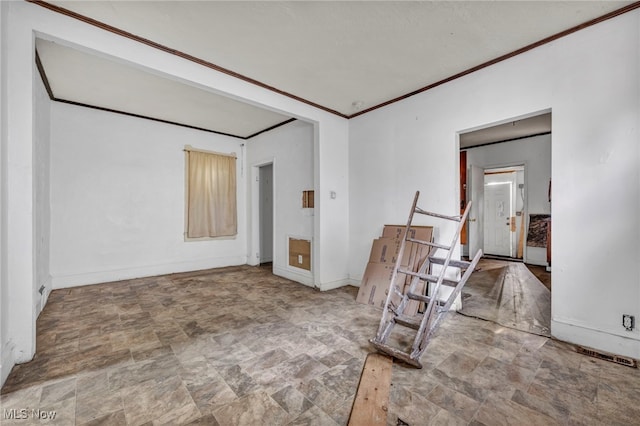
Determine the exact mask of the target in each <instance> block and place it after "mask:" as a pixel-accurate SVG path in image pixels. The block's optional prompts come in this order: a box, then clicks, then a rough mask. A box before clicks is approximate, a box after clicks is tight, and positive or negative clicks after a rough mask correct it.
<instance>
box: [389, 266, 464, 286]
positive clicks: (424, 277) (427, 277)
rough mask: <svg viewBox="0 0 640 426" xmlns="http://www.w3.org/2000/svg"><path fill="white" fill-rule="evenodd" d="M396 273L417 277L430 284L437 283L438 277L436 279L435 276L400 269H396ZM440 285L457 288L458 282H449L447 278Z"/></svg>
mask: <svg viewBox="0 0 640 426" xmlns="http://www.w3.org/2000/svg"><path fill="white" fill-rule="evenodd" d="M398 272H399V273H401V274H407V275H411V276H412V277H418V278H420V279H421V280H422V281H428V282H430V283H437V282H438V277H436V276H435V275H430V274H420V273H418V272H413V271H409V270H406V269H401V268H398ZM442 284H445V285H449V286H454V287H455V286H457V285H458V281H457V280H449V279H447V278H444V279H443V280H442Z"/></svg>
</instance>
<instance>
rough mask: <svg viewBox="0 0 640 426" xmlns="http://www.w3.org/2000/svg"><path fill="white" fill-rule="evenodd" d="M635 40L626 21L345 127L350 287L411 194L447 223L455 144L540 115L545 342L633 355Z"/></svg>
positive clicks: (637, 16)
mask: <svg viewBox="0 0 640 426" xmlns="http://www.w3.org/2000/svg"><path fill="white" fill-rule="evenodd" d="M639 29H640V11H639V10H635V11H633V12H630V13H627V14H624V15H622V16H619V17H616V18H614V19H611V20H609V21H606V22H603V23H600V24H598V25H596V26H593V27H589V28H587V29H584V30H582V31H579V32H577V33H575V34H572V35H570V36H567V37H564V38H562V39H559V40H556V41H554V42H552V43H549V44H546V45H544V46H541V47H539V48H537V49H534V50H532V51H529V52H527V53H525V54H522V55H519V56H517V57H514V58H511V59H509V60H507V61H504V62H501V63H498V64H496V65H493V66H491V67H489V68H485V69H483V70H481V71H477V72H475V73H473V74H470V75H467V76H465V77H463V78H460V79H457V80H454V81H452V82H450V83H447V84H445V85H442V86H439V87H436V88H434V89H431V90H429V91H427V92H425V93H423V94H420V95H416V96H413V97H411V98H408V99H406V100H404V101H402V102H399V103H396V104H392V105H389V106H387V107H385V108H382V109H379V110H376V111H373V112H370V113H368V114H365V115H362V116H360V117H357V118H355V119H353V120H351V122H350V141H349V145H350V164H349V182H350V193H351V194H352V196H351V203H350V240H351V245H350V248H351V249H350V251H351V254H350V259H351V267H350V274H351V276H352V277H354V278H360V277H361V276H362V271H363V270H364V267H365V265H366V257H367V255H368V250H369V247H370V243H371V239H372V238H373V237H374V236H376V235H377V234H378V233H379V232H380V229H381V226H382V224H384V223H388V222H401V221H403V220H404V219H405V218H406V215H407V212H408V209H409V206H410V201H411V196H412V193H413V191H415V190H416V189H420V190H421V191H422V194H423V195H422V200H421V203H420V204H421V205H422V206H423V208H425V209H427V210H436V211H441V212H443V213H450V214H457V209H458V202H459V200H458V198H459V195H458V194H459V192H458V186H459V183H458V167H459V166H458V145H457V137H456V134H457V133H458V132H462V131H466V130H470V129H473V128H477V127H478V126H483V125H486V124H487V123H496V124H498V123H500V122H504V121H510V119H513V118H514V117H520V116H524V115H526V114H532V113H535V112H540V111H546V110H552V111H553V127H552V134H553V145H552V148H551V149H552V178H553V188H552V191H553V192H552V200H553V205H552V216H553V224H552V227H553V253H552V255H553V259H552V264H553V274H554V276H553V295H552V298H553V300H552V325H551V327H552V334H553V335H554V336H555V337H558V338H560V339H562V340H568V341H571V342H575V343H578V344H583V345H586V346H591V347H595V348H598V349H601V350H606V351H610V352H613V353H618V354H624V355H627V356H634V357H636V358H638V357H640V333H639V331H638V330H637V329H636V330H634V331H633V332H627V331H625V330H624V328H623V327H622V325H621V319H622V318H621V316H622V314H623V313H628V314H633V315H635V316H636V318H640V285H639V281H640V247H639V245H638V241H639V240H640V239H639V237H640V223H639V221H638V217H640V176H639V170H640V151H639V144H638V137H639V136H638V127H639V121H640V96H639V94H640V87H639V84H640V78H639V75H640V35H639V31H640V30H639ZM530 207H531V206H530ZM441 231H442V232H441V234H446V236H447V238H446V239H449V237H450V234H451V233H452V231H453V227H451V226H449V227H446V228H441Z"/></svg>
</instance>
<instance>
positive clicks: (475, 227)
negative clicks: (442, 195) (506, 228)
mask: <svg viewBox="0 0 640 426" xmlns="http://www.w3.org/2000/svg"><path fill="white" fill-rule="evenodd" d="M470 169H471V173H469V174H468V175H467V176H468V177H467V190H468V193H467V198H468V199H469V200H471V211H470V212H469V216H468V217H467V219H468V225H469V226H468V227H467V229H468V230H469V234H468V241H469V257H470V258H473V257H474V256H475V255H476V253H477V252H478V250H481V249H482V248H483V245H484V225H483V224H484V170H483V169H482V168H481V167H478V166H474V165H471V167H470Z"/></svg>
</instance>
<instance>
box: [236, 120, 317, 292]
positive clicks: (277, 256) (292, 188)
mask: <svg viewBox="0 0 640 426" xmlns="http://www.w3.org/2000/svg"><path fill="white" fill-rule="evenodd" d="M313 139H314V126H313V125H312V124H309V123H306V122H304V121H301V120H296V121H294V122H292V123H289V124H286V125H284V126H281V127H278V128H277V129H275V130H272V131H270V132H267V133H263V134H261V135H258V136H256V137H254V138H251V139H250V140H248V141H247V164H248V166H249V169H250V170H251V173H253V174H254V175H255V174H256V173H257V171H258V168H257V167H256V166H259V165H262V164H265V163H271V162H272V163H273V189H274V205H275V221H274V229H273V239H274V243H275V248H274V252H273V272H274V273H275V274H276V275H280V276H283V277H287V278H289V279H292V280H295V281H298V282H301V283H303V284H307V285H313V284H314V281H313V275H312V274H311V273H309V272H307V271H305V270H304V269H300V268H294V267H291V266H289V254H288V252H287V247H288V238H289V237H290V236H291V237H297V238H303V239H309V240H313V236H314V216H313V210H312V209H303V208H302V191H304V190H308V189H313V188H314V172H313V168H314V167H313V164H314V161H313ZM258 186H259V185H258V184H257V183H256V181H255V177H253V178H252V179H251V180H250V182H249V185H248V191H249V194H250V195H249V199H251V200H254V203H255V201H256V200H257V199H258V198H257V193H256V191H257V189H258ZM252 205H253V206H255V207H252V213H251V214H252V215H253V217H254V218H257V213H258V212H257V210H258V209H257V205H255V204H252ZM254 223H257V220H255V219H254V220H253V221H251V226H252V225H253V224H254ZM251 235H252V242H251V243H250V247H259V245H258V244H257V241H258V240H257V238H258V233H257V230H256V229H254V230H253V232H252V233H251ZM256 252H257V251H256V250H251V251H250V252H249V258H250V259H251V257H254V258H253V259H251V262H250V263H252V264H254V263H257V262H258V261H259V259H256V258H255V255H256ZM313 270H314V265H313V264H312V272H313Z"/></svg>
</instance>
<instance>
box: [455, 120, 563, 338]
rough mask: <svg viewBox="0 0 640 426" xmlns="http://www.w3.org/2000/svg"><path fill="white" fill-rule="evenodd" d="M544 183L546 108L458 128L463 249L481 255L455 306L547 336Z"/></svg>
mask: <svg viewBox="0 0 640 426" xmlns="http://www.w3.org/2000/svg"><path fill="white" fill-rule="evenodd" d="M550 182H551V112H549V111H547V112H543V113H538V114H531V115H528V116H526V117H520V118H516V119H509V120H505V121H503V122H501V123H497V124H494V125H490V126H486V127H482V128H476V129H473V130H471V131H469V132H465V133H461V134H460V199H461V206H460V207H461V208H462V207H463V204H464V205H466V203H467V202H468V201H471V202H472V204H471V210H470V214H469V218H468V221H467V224H466V228H467V229H466V233H465V235H464V237H465V238H466V239H465V240H463V241H462V253H461V254H462V255H463V256H472V255H473V254H475V253H476V252H477V250H479V249H481V250H483V252H484V253H485V254H484V257H483V259H482V260H481V261H480V263H479V264H478V269H477V271H476V272H475V273H474V274H473V275H472V276H471V278H470V279H469V281H468V282H467V284H466V286H465V288H464V289H463V292H462V309H460V310H459V311H458V312H459V313H461V314H463V315H470V316H475V317H479V318H483V319H486V320H489V321H492V322H495V323H498V324H500V325H503V326H505V327H511V328H516V329H519V330H522V331H526V332H530V333H534V334H539V335H544V336H549V335H550V328H551V271H550V269H549V268H550V261H551V257H550V244H551V238H550V232H546V230H547V229H549V230H550V220H551V200H550ZM545 221H546V222H545Z"/></svg>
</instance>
